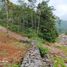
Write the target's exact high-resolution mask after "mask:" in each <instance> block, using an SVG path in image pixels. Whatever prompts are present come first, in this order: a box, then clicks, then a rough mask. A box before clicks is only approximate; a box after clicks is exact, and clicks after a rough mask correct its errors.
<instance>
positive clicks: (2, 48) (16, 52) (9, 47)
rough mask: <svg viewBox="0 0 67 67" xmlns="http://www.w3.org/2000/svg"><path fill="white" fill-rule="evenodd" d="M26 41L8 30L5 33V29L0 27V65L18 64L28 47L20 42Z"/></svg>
mask: <svg viewBox="0 0 67 67" xmlns="http://www.w3.org/2000/svg"><path fill="white" fill-rule="evenodd" d="M27 39H28V38H26V37H22V36H21V35H19V34H16V33H14V32H11V31H9V30H8V33H7V29H6V28H3V27H0V65H1V64H2V62H9V63H19V62H20V61H21V59H22V58H24V56H25V54H26V52H27V50H28V48H29V47H30V46H29V44H27V43H23V42H22V41H23V40H24V41H26V40H27ZM0 67H1V66H0Z"/></svg>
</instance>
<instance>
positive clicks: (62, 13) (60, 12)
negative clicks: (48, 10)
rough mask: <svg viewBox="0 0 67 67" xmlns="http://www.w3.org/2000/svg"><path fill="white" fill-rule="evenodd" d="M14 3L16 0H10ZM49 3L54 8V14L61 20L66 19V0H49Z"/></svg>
mask: <svg viewBox="0 0 67 67" xmlns="http://www.w3.org/2000/svg"><path fill="white" fill-rule="evenodd" d="M12 1H13V2H15V3H16V1H17V0H12ZM39 1H42V0H38V2H39ZM49 5H51V6H54V8H55V9H56V10H55V11H54V14H55V15H56V16H59V17H60V18H61V19H63V20H67V0H50V2H49Z"/></svg>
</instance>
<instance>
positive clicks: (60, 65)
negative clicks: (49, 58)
mask: <svg viewBox="0 0 67 67" xmlns="http://www.w3.org/2000/svg"><path fill="white" fill-rule="evenodd" d="M53 67H66V66H65V64H64V60H63V59H62V58H61V57H58V56H56V57H54V66H53Z"/></svg>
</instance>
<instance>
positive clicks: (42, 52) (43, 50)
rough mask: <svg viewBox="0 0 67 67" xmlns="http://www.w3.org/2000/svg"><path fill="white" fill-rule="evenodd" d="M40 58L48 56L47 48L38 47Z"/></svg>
mask: <svg viewBox="0 0 67 67" xmlns="http://www.w3.org/2000/svg"><path fill="white" fill-rule="evenodd" d="M39 50H40V54H41V57H44V56H45V55H46V54H48V52H49V51H48V48H45V47H39Z"/></svg>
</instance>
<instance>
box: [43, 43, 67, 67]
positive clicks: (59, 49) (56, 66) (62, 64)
mask: <svg viewBox="0 0 67 67" xmlns="http://www.w3.org/2000/svg"><path fill="white" fill-rule="evenodd" d="M43 48H48V50H49V53H48V54H49V55H50V56H51V59H52V61H53V67H67V66H66V64H67V46H65V45H62V44H61V43H57V42H56V43H47V45H44V47H43Z"/></svg>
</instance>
